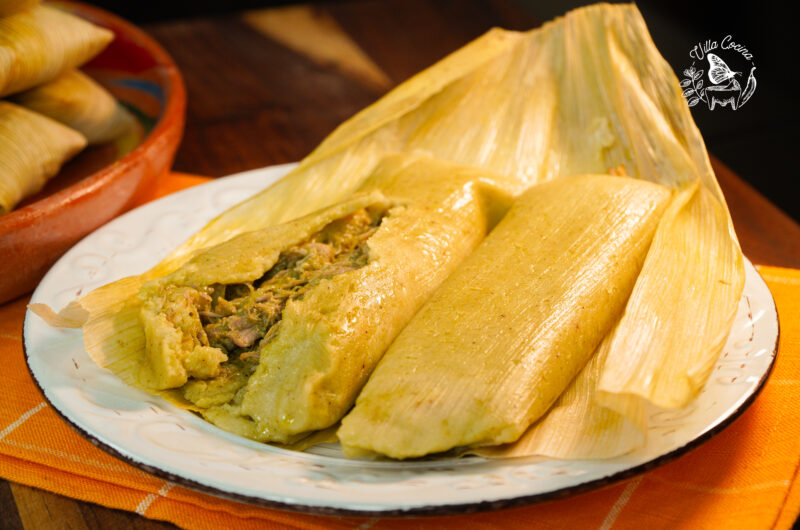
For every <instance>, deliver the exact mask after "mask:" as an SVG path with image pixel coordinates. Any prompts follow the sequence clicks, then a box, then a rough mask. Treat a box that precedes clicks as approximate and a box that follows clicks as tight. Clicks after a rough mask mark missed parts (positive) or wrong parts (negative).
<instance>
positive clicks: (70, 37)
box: [0, 6, 114, 96]
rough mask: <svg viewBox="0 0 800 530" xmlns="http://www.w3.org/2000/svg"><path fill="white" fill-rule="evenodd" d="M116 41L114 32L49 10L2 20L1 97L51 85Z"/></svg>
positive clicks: (25, 12) (53, 9)
mask: <svg viewBox="0 0 800 530" xmlns="http://www.w3.org/2000/svg"><path fill="white" fill-rule="evenodd" d="M113 38H114V34H113V33H112V32H111V31H109V30H107V29H104V28H100V27H98V26H95V25H94V24H92V23H90V22H87V21H85V20H83V19H80V18H78V17H76V16H73V15H70V14H69V13H65V12H63V11H61V10H59V9H56V8H53V7H49V6H36V7H34V8H32V9H30V10H28V11H24V12H22V13H18V14H16V15H12V16H10V17H6V18H2V19H0V96H6V95H8V94H14V93H16V92H20V91H22V90H26V89H28V88H31V87H34V86H36V85H40V84H42V83H47V82H49V81H52V80H53V79H55V78H56V77H58V76H59V75H61V74H62V73H64V72H66V71H67V70H71V69H73V68H77V67H78V66H80V65H82V64H83V63H85V62H86V61H88V60H89V59H91V58H92V57H94V56H95V55H97V54H98V53H100V52H101V51H102V50H103V49H104V48H105V47H106V46H107V45H108V43H109V42H111V40H112V39H113Z"/></svg>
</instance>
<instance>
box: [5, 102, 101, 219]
mask: <svg viewBox="0 0 800 530" xmlns="http://www.w3.org/2000/svg"><path fill="white" fill-rule="evenodd" d="M85 146H86V139H85V138H84V137H83V136H82V135H81V134H80V133H79V132H77V131H73V130H72V129H70V128H68V127H65V126H63V125H61V124H60V123H58V122H56V121H53V120H51V119H50V118H47V117H45V116H41V115H39V114H37V113H35V112H31V111H29V110H27V109H24V108H22V107H19V106H17V105H14V104H12V103H8V102H6V101H0V215H2V214H4V213H8V212H9V211H11V210H12V209H13V208H14V206H16V205H17V203H19V202H20V201H21V200H22V199H24V198H25V197H27V196H29V195H33V194H34V193H36V192H37V191H39V190H40V189H42V187H43V186H44V184H45V182H47V180H48V179H49V178H50V177H52V176H53V175H55V174H56V173H58V170H59V169H60V168H61V165H62V164H64V162H66V161H67V160H69V159H70V158H72V157H73V156H74V155H75V154H77V153H78V152H79V151H80V150H81V149H83V148H84V147H85Z"/></svg>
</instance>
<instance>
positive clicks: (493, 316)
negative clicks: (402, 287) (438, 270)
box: [338, 176, 670, 458]
mask: <svg viewBox="0 0 800 530" xmlns="http://www.w3.org/2000/svg"><path fill="white" fill-rule="evenodd" d="M669 196H670V192H669V189H668V188H666V187H664V186H659V185H657V184H651V183H647V182H642V181H635V180H632V179H626V178H620V177H609V176H582V177H568V178H563V179H558V180H555V181H552V182H548V183H545V184H540V185H538V186H534V187H533V188H531V189H530V190H528V191H527V192H525V193H524V194H523V195H522V196H521V197H520V198H519V199H517V201H516V202H515V203H514V206H513V207H512V208H511V210H510V211H509V213H508V215H506V216H505V218H504V219H503V221H502V222H501V223H500V225H498V226H497V228H496V229H495V230H494V231H492V233H491V234H490V235H489V236H488V237H487V238H486V239H485V240H484V241H483V243H481V245H480V246H479V247H478V248H477V249H476V251H475V252H474V253H473V254H472V255H471V256H470V257H469V258H468V259H467V260H466V261H465V262H464V263H463V264H462V265H461V266H460V267H458V268H457V269H456V271H455V272H454V273H453V274H452V275H451V276H450V277H449V278H448V279H447V281H446V282H445V283H444V285H442V287H441V288H440V289H438V290H437V291H436V293H435V295H434V296H433V297H432V298H431V300H430V301H429V302H428V303H427V304H426V305H425V306H424V307H423V308H422V309H421V310H420V311H419V312H418V313H417V314H416V316H415V317H414V318H413V319H412V320H411V322H410V323H409V325H408V326H407V327H406V328H405V329H404V330H403V332H402V333H401V334H400V335H399V336H398V337H397V339H396V340H395V341H394V343H393V344H392V346H391V347H390V348H389V350H388V351H387V352H386V355H385V356H384V358H383V360H382V361H381V362H380V364H379V365H378V367H377V368H376V370H375V372H374V373H373V374H372V376H371V377H370V379H369V382H368V383H367V385H366V386H365V388H364V390H363V391H362V392H361V394H360V395H359V397H358V401H357V402H356V406H355V407H354V409H353V410H352V412H350V413H349V414H348V415H347V416H346V417H345V418H344V420H343V421H342V427H341V429H339V431H338V436H339V439H340V441H341V442H342V447H343V449H344V451H345V454H360V453H362V452H364V451H367V452H373V453H380V454H383V455H387V456H390V457H392V458H409V457H419V456H423V455H427V454H429V453H437V452H441V451H447V450H449V449H453V448H455V447H472V446H483V445H498V444H503V443H508V442H513V441H515V440H517V438H519V437H520V435H521V434H522V433H523V432H524V431H525V430H526V429H527V427H528V426H529V425H530V424H531V423H532V422H534V421H535V420H537V419H539V418H540V417H541V416H543V415H544V413H545V412H546V411H547V410H548V409H549V408H550V406H551V405H552V404H553V402H554V401H555V400H556V399H557V398H558V397H559V396H560V395H561V394H562V393H563V391H564V389H565V388H566V387H567V385H568V384H569V383H570V381H571V380H572V379H573V378H574V377H575V376H576V375H577V373H578V372H579V371H580V370H581V369H582V368H583V367H584V365H585V364H586V363H587V362H588V360H589V358H590V357H591V355H592V353H593V352H594V350H595V349H596V348H597V346H598V344H600V342H601V341H602V340H603V337H605V335H606V334H607V333H608V332H609V331H610V330H611V327H612V326H613V325H614V323H615V322H616V320H617V319H618V318H619V316H620V315H621V314H622V311H623V309H624V308H625V303H626V301H627V299H628V296H629V295H630V293H631V290H632V289H633V285H634V283H635V282H636V278H637V276H638V274H639V270H640V269H641V266H642V264H643V263H644V258H645V255H646V254H647V250H648V248H649V246H650V241H651V239H652V237H653V234H654V233H655V230H656V227H657V226H658V222H659V218H660V214H661V212H662V211H663V209H664V207H665V206H666V205H667V203H668V202H669V201H668V199H669Z"/></svg>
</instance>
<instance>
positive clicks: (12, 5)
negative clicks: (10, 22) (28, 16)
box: [0, 0, 39, 17]
mask: <svg viewBox="0 0 800 530" xmlns="http://www.w3.org/2000/svg"><path fill="white" fill-rule="evenodd" d="M38 3H39V0H0V17H7V16H9V15H13V14H15V13H20V12H22V11H25V10H27V9H30V8H32V7H33V6H35V5H36V4H38Z"/></svg>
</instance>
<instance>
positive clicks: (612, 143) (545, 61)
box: [66, 4, 744, 457]
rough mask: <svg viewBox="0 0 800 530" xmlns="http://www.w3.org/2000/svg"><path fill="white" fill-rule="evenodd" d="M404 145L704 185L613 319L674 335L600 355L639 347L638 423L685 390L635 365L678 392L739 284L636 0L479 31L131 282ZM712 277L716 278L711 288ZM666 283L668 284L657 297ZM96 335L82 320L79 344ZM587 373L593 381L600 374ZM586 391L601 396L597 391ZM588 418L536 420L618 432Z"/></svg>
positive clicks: (288, 209)
mask: <svg viewBox="0 0 800 530" xmlns="http://www.w3.org/2000/svg"><path fill="white" fill-rule="evenodd" d="M412 150H420V151H424V152H426V153H428V154H430V155H432V156H434V157H437V158H442V159H445V160H451V161H454V162H458V163H462V164H470V165H474V166H477V167H482V168H486V169H490V170H492V171H494V172H496V173H500V174H506V175H509V176H511V177H513V178H515V179H516V182H517V186H516V188H515V189H514V190H513V191H514V192H515V193H516V192H519V191H521V190H523V189H525V188H526V187H528V186H530V185H532V184H534V183H537V182H541V181H544V180H548V179H553V178H561V177H563V176H568V175H573V174H584V173H607V172H608V171H609V169H610V168H614V170H615V171H617V172H620V173H623V174H626V175H628V176H629V177H631V178H638V179H645V180H649V181H652V182H656V183H660V184H664V185H666V186H669V187H673V188H675V189H678V190H686V189H691V187H692V186H697V187H698V189H699V190H702V191H699V192H698V194H699V195H698V196H702V197H703V200H702V201H700V203H699V204H700V206H698V207H696V208H694V207H692V208H684V209H680V217H681V219H684V220H685V221H681V222H686V223H687V225H688V226H697V227H702V229H700V228H698V229H693V230H690V231H688V232H687V233H682V234H678V233H677V232H676V231H675V230H674V229H672V228H671V227H672V226H674V225H673V224H671V223H670V222H669V221H668V219H667V221H665V222H664V223H663V224H661V225H659V228H658V230H657V235H656V237H655V238H654V244H653V245H652V247H651V249H650V251H649V252H650V253H651V255H652V256H653V258H648V259H646V261H645V264H644V266H643V268H642V271H641V273H640V275H639V279H638V280H637V286H636V287H635V291H634V292H635V293H636V295H635V296H633V297H632V298H631V300H630V302H629V304H628V306H627V307H626V310H625V313H624V314H623V316H622V320H621V322H620V328H619V329H620V330H625V329H633V328H634V326H633V323H634V322H635V321H636V320H637V319H639V318H640V317H639V316H637V315H642V314H644V312H645V308H646V310H647V311H649V312H650V315H651V316H653V317H654V318H656V319H657V320H658V321H659V322H660V323H661V325H662V326H663V329H665V330H671V331H672V334H671V336H672V337H673V339H672V340H671V341H670V342H669V345H667V344H666V343H651V342H648V344H649V345H650V346H651V347H650V348H649V349H647V350H643V349H642V350H638V351H636V352H631V351H628V348H629V347H635V348H640V347H641V345H642V344H643V343H644V342H645V341H639V340H624V341H623V340H622V339H620V340H618V341H616V344H617V345H618V347H614V348H612V349H611V351H610V352H609V354H608V357H607V361H606V362H607V363H611V364H614V363H618V362H619V361H618V359H621V358H623V357H624V356H627V355H630V356H633V357H635V358H636V357H640V356H641V358H642V361H641V362H639V363H637V365H636V366H637V370H638V372H637V374H633V376H632V377H630V378H628V380H627V381H629V382H632V381H635V380H639V381H641V382H644V385H645V386H646V387H647V388H646V389H644V390H642V392H641V393H642V397H641V401H636V399H639V398H636V399H634V400H633V401H632V402H628V403H629V405H630V407H629V408H628V409H627V410H626V411H625V412H626V413H630V414H633V415H634V416H635V417H634V418H633V419H634V420H636V421H637V422H638V424H639V425H641V426H642V428H643V427H644V423H643V422H644V420H643V417H644V415H643V414H641V413H640V412H639V413H637V412H636V411H635V410H633V409H637V407H638V405H641V402H649V403H669V402H672V403H679V402H683V399H681V400H673V399H672V397H671V394H673V391H672V390H671V389H669V388H665V386H664V385H661V386H650V385H649V384H648V383H646V381H648V375H647V373H646V370H647V369H648V368H647V367H656V366H664V367H665V368H664V370H672V371H673V372H674V373H672V374H671V375H670V376H668V377H667V376H665V379H667V380H670V381H679V380H681V379H684V380H690V381H692V383H691V384H687V385H683V388H684V389H688V392H687V391H686V390H683V391H681V392H678V393H679V394H683V395H685V396H686V395H688V396H691V395H692V394H693V393H696V390H694V389H696V388H697V387H698V386H699V385H700V384H701V383H702V379H703V378H702V375H703V370H702V367H705V366H708V364H709V363H711V362H713V359H715V358H716V356H717V355H718V349H717V348H716V345H717V344H718V343H719V338H720V337H724V336H725V334H726V333H727V332H728V328H729V323H730V322H731V320H732V318H733V315H734V314H735V311H736V309H737V307H736V302H735V301H736V300H738V297H739V296H740V293H741V290H742V287H743V283H744V269H743V263H742V257H741V250H740V248H739V245H738V242H737V240H736V236H735V234H734V231H733V227H732V223H731V220H730V216H729V214H728V212H727V207H726V205H725V202H724V198H723V196H722V194H721V192H720V189H719V186H718V184H717V182H716V179H715V176H714V174H713V171H712V169H711V166H710V163H709V160H708V156H707V153H706V150H705V146H704V143H703V140H702V138H701V136H700V133H699V131H698V130H697V127H696V126H695V125H694V122H693V121H692V117H691V114H690V111H689V108H688V107H687V105H686V103H685V102H684V99H683V97H682V91H681V88H680V86H679V84H678V80H677V78H676V77H675V75H674V73H673V72H672V70H671V68H670V67H669V65H668V64H667V63H666V61H664V59H663V58H662V57H661V56H660V54H659V53H658V50H657V49H656V48H655V45H654V44H653V42H652V40H651V38H650V36H649V34H648V32H647V28H646V26H645V24H644V21H643V19H642V17H641V15H640V13H639V12H638V10H637V9H636V8H635V7H634V6H633V5H613V6H612V5H607V4H601V5H595V6H589V7H586V8H581V9H578V10H575V11H573V12H570V13H568V14H567V15H566V16H565V17H563V18H559V19H556V20H555V21H553V22H550V23H548V24H545V25H544V26H543V27H542V28H540V29H537V30H534V31H531V32H528V33H516V32H507V31H502V30H493V31H491V32H489V33H488V34H486V35H484V36H483V37H481V38H480V39H478V40H476V41H475V42H473V43H471V44H469V45H468V46H466V47H465V48H463V49H461V50H459V51H458V52H456V53H455V54H453V55H452V56H450V57H448V58H446V59H445V60H443V61H442V62H440V63H438V64H436V65H434V66H433V67H431V68H429V69H428V70H426V71H424V72H422V73H420V74H418V75H417V76H415V77H414V78H412V79H411V80H409V81H408V82H406V83H403V84H402V85H400V86H398V87H397V88H396V89H394V90H393V91H392V92H390V93H389V94H388V95H387V96H385V97H384V98H382V99H381V100H380V101H379V102H377V103H376V104H374V105H372V106H370V107H368V108H367V109H365V110H363V111H362V112H360V113H359V114H357V115H356V116H355V117H353V118H352V119H351V120H348V121H347V122H345V123H344V124H342V125H341V126H340V127H339V128H337V130H336V131H334V132H333V133H332V134H331V135H330V136H329V137H328V138H327V139H326V140H325V141H323V143H322V144H320V146H319V147H318V148H317V149H316V150H315V151H314V152H313V153H312V154H311V155H309V156H308V157H307V158H306V159H304V160H303V161H302V162H301V163H300V165H299V166H298V168H297V169H295V170H294V171H293V172H291V173H290V174H289V175H287V177H285V178H284V179H282V180H281V181H280V182H278V183H276V184H275V185H273V186H271V187H270V188H268V189H267V190H265V191H263V192H261V193H260V194H258V195H256V196H254V197H253V198H251V199H249V200H247V201H245V202H243V203H241V204H239V205H237V206H235V207H233V208H231V209H230V210H228V211H227V212H225V213H224V214H222V215H221V216H219V217H217V218H216V219H215V220H213V221H212V222H211V223H209V224H208V225H207V226H206V227H205V228H204V229H203V230H201V231H200V232H199V233H198V234H196V235H195V236H193V237H192V238H190V239H189V240H188V241H187V242H186V243H184V244H183V245H181V246H180V247H178V248H177V249H176V250H175V251H174V252H173V253H172V254H171V255H170V256H169V257H168V258H167V259H165V260H164V261H163V262H161V263H160V264H159V265H158V266H157V267H155V268H154V269H152V270H151V271H149V272H147V273H146V274H145V275H143V276H142V277H140V278H138V279H133V280H128V281H129V282H131V283H132V284H136V283H137V282H138V283H139V284H141V283H142V282H143V281H144V280H146V279H148V278H152V277H157V276H160V275H163V274H166V273H169V272H171V271H172V270H175V269H176V268H177V267H179V266H180V265H181V264H182V263H184V262H185V261H186V260H187V259H188V258H189V257H190V256H191V254H192V253H193V252H195V251H196V250H197V249H199V248H203V247H206V246H209V245H211V244H216V243H219V242H221V241H224V240H226V239H228V238H230V237H232V236H234V235H236V234H237V233H241V232H244V231H248V230H253V229H258V228H262V227H264V226H269V225H272V224H275V223H278V222H280V221H283V220H286V219H289V218H291V217H294V216H297V215H300V214H305V213H308V212H309V211H313V210H315V209H318V208H321V207H324V206H326V205H329V204H331V203H333V202H335V201H338V200H341V199H342V198H343V197H346V196H347V195H349V194H350V193H352V192H353V191H354V190H355V189H356V188H357V187H358V186H359V185H360V184H361V182H363V180H364V179H365V178H366V176H367V175H368V174H369V173H370V171H371V170H372V168H373V167H374V166H375V164H377V161H378V160H379V159H380V158H381V157H382V156H383V155H384V154H386V153H390V152H396V151H412ZM676 200H677V199H676ZM675 248H696V249H698V251H700V252H704V253H707V254H706V255H704V256H703V259H705V260H706V263H705V269H704V270H703V271H700V270H698V269H697V268H696V267H694V268H692V267H689V268H683V267H680V266H676V265H675V262H674V260H675V258H674V256H672V255H671V249H675ZM663 254H667V255H670V256H671V257H670V258H669V260H668V261H669V262H670V263H667V264H665V263H663V262H660V261H659V260H658V259H656V256H660V255H663ZM700 261H701V260H700V259H697V260H696V261H693V263H699V262H700ZM710 278H716V279H718V280H720V281H717V285H715V286H714V288H713V289H712V288H711V287H710V281H709V279H710ZM656 285H657V286H658V287H657V288H656ZM123 287H124V284H123ZM665 289H669V290H671V291H672V292H671V294H670V295H669V296H668V297H664V290H665ZM124 295H125V291H124V288H122V287H119V288H118V287H117V286H114V285H113V284H112V286H111V287H107V288H102V289H100V290H99V291H97V292H95V293H92V294H90V295H88V296H87V297H85V298H84V299H82V300H81V301H80V303H79V304H75V305H73V306H72V307H70V308H68V310H67V313H66V314H67V315H73V316H78V315H86V314H88V315H91V316H90V320H89V322H90V323H91V322H92V321H93V320H94V319H95V316H96V315H106V316H108V315H109V314H110V313H109V312H110V311H113V308H114V307H116V306H115V304H117V303H118V301H119V299H120V298H121V297H124ZM659 300H665V301H666V300H670V301H673V302H674V300H689V301H690V303H689V304H688V306H687V307H691V308H693V310H700V311H703V312H707V313H713V314H712V315H709V316H703V317H702V318H703V320H704V321H706V322H707V324H708V325H707V326H706V327H705V328H704V329H701V330H699V331H698V332H697V333H696V334H695V335H693V336H691V337H690V336H689V334H688V333H685V332H684V330H683V329H682V327H683V326H686V325H687V322H686V318H685V317H684V315H688V314H689V312H688V311H684V310H683V309H681V310H680V311H678V310H676V308H675V306H674V305H669V304H668V303H666V302H664V303H659ZM701 306H702V307H701ZM682 307H683V306H682ZM97 318H100V317H99V316H98V317H97ZM691 329H693V330H694V329H696V328H695V327H694V326H693V327H692V328H691ZM85 330H86V328H85ZM114 332H115V331H113V330H112V333H114ZM626 336H628V335H626ZM630 336H631V337H633V336H634V335H633V334H631V335H630ZM639 338H641V337H639ZM94 340H95V339H93V338H92V337H91V333H89V334H87V347H91V345H92V343H93V341H94ZM703 345H707V347H706V346H703ZM698 348H699V349H698ZM675 349H679V350H683V349H685V350H687V351H691V352H692V355H693V356H694V358H695V359H696V364H694V365H693V366H694V368H691V367H689V368H690V370H691V373H689V372H687V371H686V369H687V367H686V365H684V366H683V367H681V366H680V363H669V362H667V359H668V358H669V357H670V356H671V355H672V354H673V351H674V350H675ZM603 368H605V365H604V367H603ZM603 372H604V370H601V371H600V373H601V374H602V373H603ZM609 373H610V372H609ZM651 375H652V374H651ZM608 379H609V378H606V379H603V380H604V385H603V391H604V392H605V393H606V395H607V396H622V395H623V394H625V393H626V390H625V388H626V386H624V385H627V384H628V383H624V384H622V383H614V382H611V381H608ZM649 380H650V381H655V379H649ZM596 383H597V381H594V380H592V381H591V385H590V386H591V387H592V388H597V385H596ZM611 401H613V400H612V399H608V398H606V402H607V403H609V404H611ZM618 401H619V400H618ZM623 401H625V400H623ZM591 403H594V404H596V405H597V406H601V405H600V403H599V401H598V400H597V399H593V400H592V401H591ZM637 403H638V405H636V404H637ZM634 405H636V406H634ZM618 408H619V409H622V408H624V406H623V405H618ZM637 410H638V409H637ZM590 416H591V414H589V415H587V416H585V417H584V419H583V420H578V419H575V420H571V421H570V422H568V423H561V422H557V423H558V425H550V426H549V427H548V428H550V429H553V432H555V433H556V434H557V435H563V436H562V437H563V439H564V440H565V442H564V444H565V447H566V446H567V444H568V443H570V442H569V441H568V438H569V436H570V433H576V432H587V430H588V432H591V433H592V436H597V437H598V439H607V440H610V439H611V438H613V437H614V436H615V435H614V434H613V433H612V434H611V435H610V436H605V434H603V433H604V432H606V431H604V430H603V429H606V428H608V429H611V430H613V426H611V424H610V423H609V424H607V425H595V426H594V427H591V428H589V427H587V423H586V422H589V421H590V419H589V417H590ZM626 417H627V416H626ZM637 418H638V419H637ZM640 420H641V421H640ZM581 421H583V422H584V423H581ZM619 432H621V431H619ZM554 438H558V436H554ZM623 445H624V444H615V443H612V442H609V443H608V444H606V447H595V448H594V449H592V451H596V454H597V455H602V456H608V455H609V454H611V453H612V452H613V450H612V449H613V447H612V446H616V447H622V446H623ZM592 451H590V454H589V455H588V456H592V454H594V453H593V452H592ZM558 453H559V454H560V455H562V456H565V457H569V456H570V455H572V454H573V452H570V451H569V450H565V451H558ZM574 454H578V453H577V451H576V452H574ZM584 456H585V455H584Z"/></svg>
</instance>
